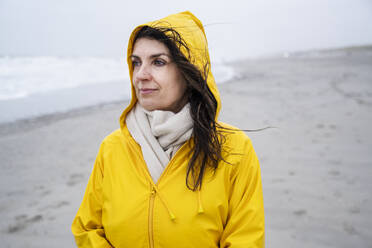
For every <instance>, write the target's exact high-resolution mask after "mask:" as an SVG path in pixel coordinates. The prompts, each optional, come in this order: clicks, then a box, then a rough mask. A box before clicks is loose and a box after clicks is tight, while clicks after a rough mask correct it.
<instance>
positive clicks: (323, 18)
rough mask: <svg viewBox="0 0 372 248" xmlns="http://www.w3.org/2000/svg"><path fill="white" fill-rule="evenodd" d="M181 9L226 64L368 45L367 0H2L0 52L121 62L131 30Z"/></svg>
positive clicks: (370, 7) (370, 4)
mask: <svg viewBox="0 0 372 248" xmlns="http://www.w3.org/2000/svg"><path fill="white" fill-rule="evenodd" d="M184 10H190V11H191V12H193V13H194V14H195V15H196V16H197V17H198V18H199V19H201V21H202V22H203V24H204V25H206V32H207V36H208V41H209V47H210V49H211V50H212V54H213V56H215V57H218V58H226V59H228V60H232V59H236V58H243V57H252V56H258V55H265V54H271V53H278V52H284V51H296V50H303V49H312V48H329V47H341V46H349V45H360V44H372V1H371V0H311V1H310V0H241V1H234V0H229V1H226V0H223V1H217V0H204V1H203V0H196V1H195V0H188V1H174V0H172V1H171V0H165V1H161V0H158V1H133V0H132V1H125V0H106V1H103V0H64V1H62V0H32V1H30V0H0V31H1V38H0V55H15V56H24V55H26V56H45V55H46V56H114V57H120V56H124V53H125V48H126V46H127V40H128V38H129V34H130V32H131V30H132V29H133V28H134V27H135V26H136V25H138V24H141V23H143V22H147V21H150V20H155V19H158V18H161V17H164V16H166V15H168V14H171V13H176V12H181V11H184ZM216 23H217V24H216ZM212 24H214V25H212ZM213 56H212V58H213Z"/></svg>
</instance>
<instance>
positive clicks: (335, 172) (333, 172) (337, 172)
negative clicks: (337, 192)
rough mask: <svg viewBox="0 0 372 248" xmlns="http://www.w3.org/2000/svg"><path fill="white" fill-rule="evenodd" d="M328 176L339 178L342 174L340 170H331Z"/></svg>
mask: <svg viewBox="0 0 372 248" xmlns="http://www.w3.org/2000/svg"><path fill="white" fill-rule="evenodd" d="M328 174H329V175H331V176H339V175H341V173H340V172H339V171H338V170H330V171H328Z"/></svg>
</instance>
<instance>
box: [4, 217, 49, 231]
mask: <svg viewBox="0 0 372 248" xmlns="http://www.w3.org/2000/svg"><path fill="white" fill-rule="evenodd" d="M42 219H43V216H42V215H40V214H38V215H35V216H33V217H31V218H27V215H25V214H22V215H18V216H16V217H15V223H14V224H12V225H10V226H9V227H8V229H7V230H6V232H7V233H16V232H19V231H22V230H23V229H25V228H26V227H27V226H29V225H30V224H32V223H35V222H39V221H41V220H42Z"/></svg>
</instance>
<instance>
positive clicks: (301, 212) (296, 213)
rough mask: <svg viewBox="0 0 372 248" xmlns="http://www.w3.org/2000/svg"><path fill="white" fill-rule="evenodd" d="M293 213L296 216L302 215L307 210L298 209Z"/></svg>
mask: <svg viewBox="0 0 372 248" xmlns="http://www.w3.org/2000/svg"><path fill="white" fill-rule="evenodd" d="M293 214H294V215H297V216H303V215H306V214H307V211H306V210H305V209H298V210H295V211H293Z"/></svg>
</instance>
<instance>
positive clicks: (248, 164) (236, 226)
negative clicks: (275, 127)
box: [220, 140, 265, 248]
mask: <svg viewBox="0 0 372 248" xmlns="http://www.w3.org/2000/svg"><path fill="white" fill-rule="evenodd" d="M234 167H235V168H234V170H233V173H232V178H231V183H232V190H231V195H230V207H229V213H228V221H227V223H226V225H225V228H224V232H223V234H222V237H221V240H220V247H221V248H226V247H229V248H243V247H244V248H263V247H264V246H265V243H264V241H265V240H264V238H265V237H264V234H265V220H264V206H263V194H262V183H261V173H260V167H259V162H258V159H257V156H256V153H255V151H254V149H253V146H252V144H251V142H250V140H248V141H247V143H246V147H245V149H244V155H243V156H242V159H241V162H240V163H239V164H237V165H236V166H235V165H234Z"/></svg>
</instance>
